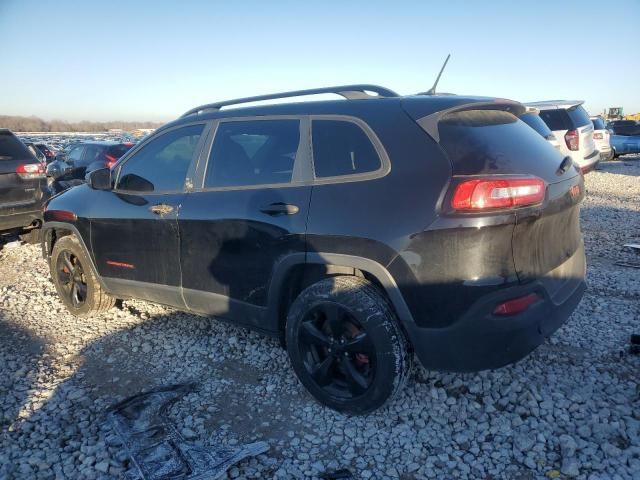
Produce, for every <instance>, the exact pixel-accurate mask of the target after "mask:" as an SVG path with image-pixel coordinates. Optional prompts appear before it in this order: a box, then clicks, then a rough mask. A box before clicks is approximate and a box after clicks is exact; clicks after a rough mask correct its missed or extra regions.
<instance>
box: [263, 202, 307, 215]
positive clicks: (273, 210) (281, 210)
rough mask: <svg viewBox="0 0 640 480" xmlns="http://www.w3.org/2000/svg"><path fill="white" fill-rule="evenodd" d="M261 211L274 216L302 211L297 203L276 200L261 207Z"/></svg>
mask: <svg viewBox="0 0 640 480" xmlns="http://www.w3.org/2000/svg"><path fill="white" fill-rule="evenodd" d="M260 211H261V212H262V213H266V214H267V215H271V216H272V217H279V216H281V215H295V214H296V213H298V212H299V211H300V209H299V208H298V207H297V206H296V205H290V204H288V203H282V202H276V203H272V204H271V205H268V206H266V207H263V208H261V209H260Z"/></svg>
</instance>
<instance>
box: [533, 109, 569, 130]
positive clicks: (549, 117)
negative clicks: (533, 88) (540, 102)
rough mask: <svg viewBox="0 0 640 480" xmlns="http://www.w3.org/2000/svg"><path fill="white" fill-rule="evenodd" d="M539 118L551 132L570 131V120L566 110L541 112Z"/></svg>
mask: <svg viewBox="0 0 640 480" xmlns="http://www.w3.org/2000/svg"><path fill="white" fill-rule="evenodd" d="M540 118H541V119H542V120H543V121H544V123H546V124H547V126H548V127H549V128H550V129H551V130H554V131H556V130H570V129H571V128H572V127H571V120H570V119H569V115H567V111H566V110H541V111H540Z"/></svg>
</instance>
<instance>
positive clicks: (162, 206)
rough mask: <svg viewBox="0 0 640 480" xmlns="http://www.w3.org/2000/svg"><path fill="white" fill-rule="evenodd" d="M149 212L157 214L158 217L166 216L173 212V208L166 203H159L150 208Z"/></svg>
mask: <svg viewBox="0 0 640 480" xmlns="http://www.w3.org/2000/svg"><path fill="white" fill-rule="evenodd" d="M149 210H150V211H151V213H155V214H156V215H166V214H168V213H171V212H173V206H172V205H167V204H166V203H159V204H157V205H153V206H151V207H149Z"/></svg>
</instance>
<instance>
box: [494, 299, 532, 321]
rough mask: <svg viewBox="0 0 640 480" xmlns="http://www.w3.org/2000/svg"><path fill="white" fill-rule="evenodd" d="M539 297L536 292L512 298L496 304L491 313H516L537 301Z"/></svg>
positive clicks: (501, 314) (502, 314) (500, 314)
mask: <svg viewBox="0 0 640 480" xmlns="http://www.w3.org/2000/svg"><path fill="white" fill-rule="evenodd" d="M539 298H540V297H539V296H538V294H537V293H530V294H529V295H525V296H524V297H518V298H512V299H511V300H507V301H506V302H503V303H500V304H498V305H497V306H496V308H495V310H494V311H493V314H494V315H498V316H507V315H517V314H519V313H522V312H524V311H525V310H526V309H527V308H529V307H530V306H531V305H533V304H534V303H535V302H537V301H538V299H539Z"/></svg>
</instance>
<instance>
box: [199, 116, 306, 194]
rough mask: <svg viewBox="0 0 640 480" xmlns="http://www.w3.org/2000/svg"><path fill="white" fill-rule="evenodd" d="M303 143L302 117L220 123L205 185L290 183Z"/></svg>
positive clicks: (234, 185)
mask: <svg viewBox="0 0 640 480" xmlns="http://www.w3.org/2000/svg"><path fill="white" fill-rule="evenodd" d="M299 146H300V120H297V119H282V120H242V121H229V122H221V123H220V125H219V126H218V128H217V130H216V136H215V139H214V141H213V146H212V147H211V154H210V156H209V162H208V164H207V173H206V176H205V182H204V186H205V188H220V187H239V186H252V185H271V184H283V183H290V182H291V181H292V179H293V170H294V166H295V163H296V158H297V155H298V148H299Z"/></svg>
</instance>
